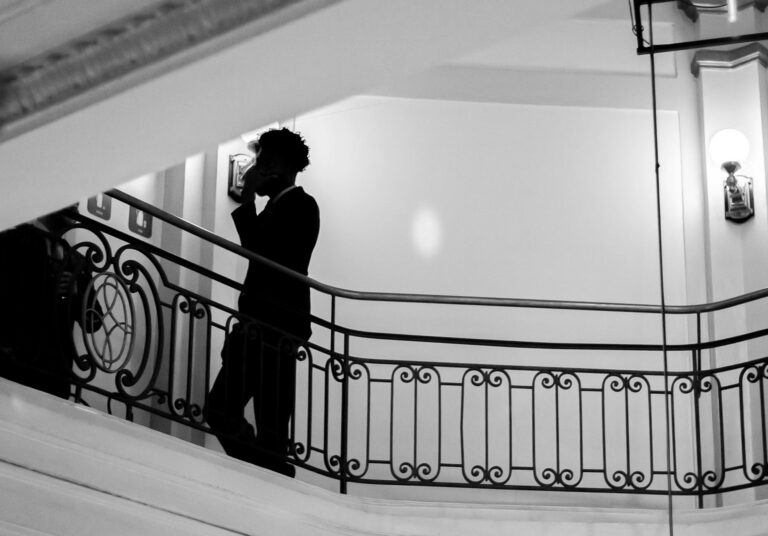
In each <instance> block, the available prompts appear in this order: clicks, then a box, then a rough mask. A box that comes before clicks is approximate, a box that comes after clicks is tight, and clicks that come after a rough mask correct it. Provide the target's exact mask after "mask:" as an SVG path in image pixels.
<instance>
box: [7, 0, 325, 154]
mask: <svg viewBox="0 0 768 536" xmlns="http://www.w3.org/2000/svg"><path fill="white" fill-rule="evenodd" d="M338 1H339V0H226V1H222V0H166V1H163V2H160V3H158V4H157V5H153V6H152V7H150V8H147V9H144V10H142V11H138V12H136V13H134V14H132V15H130V16H128V17H125V18H123V19H120V20H118V21H116V22H114V23H111V24H109V25H107V26H105V27H102V28H100V29H99V30H96V31H94V32H91V33H88V34H86V35H83V36H80V37H78V38H76V39H74V40H72V41H70V42H69V43H66V44H64V45H63V46H60V47H57V48H55V49H53V50H49V51H48V52H47V53H45V54H43V55H41V56H38V57H36V58H33V59H31V60H28V61H25V62H23V63H21V64H19V65H16V66H14V67H12V68H9V69H6V70H3V71H0V134H2V136H0V139H7V138H9V137H12V136H14V135H18V134H20V133H22V132H23V131H26V130H29V129H30V128H34V127H35V126H39V124H43V123H45V122H48V121H50V120H54V119H56V118H58V117H61V116H62V115H65V114H67V113H71V112H73V111H75V110H76V109H80V108H82V107H85V106H88V105H90V104H93V103H94V102H96V101H98V100H101V99H104V98H106V97H109V96H110V95H113V94H115V93H117V92H119V91H123V90H125V89H128V88H130V87H133V86H135V85H137V84H139V83H141V82H142V81H143V80H146V79H147V78H148V77H152V76H157V75H159V74H162V73H164V72H168V71H169V70H172V69H175V68H178V67H181V66H183V65H185V64H187V63H190V62H192V61H195V60H196V59H200V58H202V57H205V56H207V55H210V54H212V53H214V52H216V51H217V50H221V49H222V48H224V47H226V46H231V45H232V44H234V43H236V42H238V41H239V40H243V39H247V38H249V37H253V36H255V35H258V34H259V33H263V32H265V31H268V30H270V29H273V28H276V27H278V26H281V25H283V24H285V23H286V22H289V21H290V20H294V19H296V18H299V17H301V16H304V15H306V14H307V13H309V12H312V11H316V10H318V9H321V8H323V7H326V6H328V5H330V4H332V3H335V2H338ZM142 72H143V73H144V75H143V76H142V75H141V74H140V73H142ZM148 73H149V74H148Z"/></svg>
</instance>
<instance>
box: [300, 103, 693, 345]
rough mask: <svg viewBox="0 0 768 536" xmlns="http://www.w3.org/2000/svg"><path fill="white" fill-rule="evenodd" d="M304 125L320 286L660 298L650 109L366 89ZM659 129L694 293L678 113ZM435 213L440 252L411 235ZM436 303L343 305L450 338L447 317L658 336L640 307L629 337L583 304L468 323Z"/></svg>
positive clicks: (671, 287) (625, 324)
mask: <svg viewBox="0 0 768 536" xmlns="http://www.w3.org/2000/svg"><path fill="white" fill-rule="evenodd" d="M296 128H297V129H298V130H299V131H300V132H301V133H302V134H303V135H304V136H305V137H306V139H307V141H308V143H309V145H310V147H311V153H310V158H311V160H312V164H311V165H310V167H309V168H308V169H307V171H306V172H305V173H304V174H302V175H300V176H299V180H298V182H299V183H300V184H303V185H305V187H306V189H307V190H308V191H309V192H310V193H312V194H313V195H315V196H316V198H317V200H318V203H319V205H320V210H321V230H320V239H319V241H318V245H317V248H316V253H315V255H314V258H313V261H312V265H311V276H313V277H315V278H316V279H318V280H320V281H322V282H325V283H329V284H332V285H338V286H341V287H345V288H350V289H355V290H367V291H385V292H415V293H435V294H454V295H456V294H458V295H478V296H498V297H515V298H538V299H554V300H586V301H608V302H628V303H658V301H659V282H658V264H657V263H658V261H657V243H656V216H655V193H654V178H653V165H652V162H653V154H652V145H651V140H652V133H651V117H650V114H649V113H648V112H645V111H637V110H622V109H597V108H566V107H556V106H520V105H512V104H493V103H469V102H454V101H438V100H416V99H398V98H373V97H366V98H355V99H352V100H349V101H345V102H344V103H342V104H340V105H337V106H334V107H330V108H327V109H323V110H319V111H316V112H314V113H312V114H308V115H306V116H302V117H299V118H298V119H297V121H296ZM660 129H661V132H662V135H663V136H664V139H665V141H666V143H665V144H664V145H663V146H662V147H661V150H662V155H661V159H662V161H663V163H664V167H663V168H662V188H663V194H664V196H665V197H664V205H663V211H664V228H665V236H664V239H665V256H666V259H665V262H666V266H665V271H666V285H667V299H668V303H685V302H686V295H685V284H684V283H685V279H684V278H685V272H684V268H685V267H684V247H683V240H682V232H683V227H682V197H681V181H680V155H679V149H678V148H679V138H678V124H677V116H676V114H675V113H673V112H663V113H662V114H661V116H660ZM425 210H426V211H430V212H431V213H432V214H433V215H434V218H435V220H436V221H435V225H436V226H437V227H438V228H439V236H440V243H439V245H438V246H437V247H436V248H435V250H434V252H432V253H431V254H420V253H419V250H418V248H417V247H416V246H415V244H414V225H416V220H417V218H418V215H419V214H420V212H423V211H425ZM316 303H317V306H318V307H323V306H324V305H323V303H322V301H320V300H316ZM395 309H396V310H397V311H403V310H407V311H408V313H407V314H392V313H393V310H395ZM427 309H429V314H428V315H424V314H421V313H420V311H421V310H427ZM435 309H436V308H424V307H421V308H420V307H415V306H402V305H392V306H389V305H382V304H374V306H372V307H367V306H365V305H364V304H360V303H357V302H349V301H345V302H343V303H341V304H340V306H339V314H340V320H341V321H342V323H346V324H349V325H352V326H355V327H361V328H369V329H379V330H387V329H390V330H393V331H408V330H410V329H411V328H412V327H413V326H414V325H417V326H418V330H419V331H420V332H427V333H441V334H445V331H446V329H445V328H446V326H447V325H449V326H450V329H451V331H452V334H453V335H458V334H466V335H468V336H474V335H486V336H490V335H494V336H497V337H498V336H499V335H500V332H501V334H504V335H505V336H509V337H512V338H514V337H517V338H530V339H538V338H543V339H546V338H549V340H578V341H582V342H583V341H590V340H591V341H592V342H608V341H613V342H618V341H624V342H626V341H627V335H630V337H631V339H632V340H635V341H637V342H656V341H658V335H659V331H658V323H657V321H656V320H654V319H653V318H651V317H643V316H637V315H615V314H614V315H611V318H612V319H613V320H612V321H611V322H616V324H612V325H617V326H621V328H620V329H619V330H618V332H617V331H613V330H606V329H605V327H606V326H605V322H606V318H605V315H601V314H597V313H583V314H580V315H578V316H579V317H581V318H584V321H583V322H580V321H574V315H572V314H566V315H560V314H557V313H552V312H546V311H544V312H541V311H539V312H531V311H525V312H524V313H519V312H514V311H513V312H502V311H500V310H498V309H497V310H490V311H489V310H485V311H480V310H478V311H473V313H472V314H473V318H472V321H471V322H470V325H469V326H462V325H461V324H466V322H463V321H462V318H461V317H460V316H456V314H457V311H458V308H455V307H454V308H450V307H447V306H446V307H442V308H440V311H435ZM459 314H466V309H465V310H464V311H463V312H462V313H459ZM474 315H477V316H474ZM545 318H547V319H549V320H548V321H547V322H543V319H545ZM415 319H418V322H416V323H415V322H414V321H415ZM638 321H639V325H640V326H641V328H639V329H638ZM596 339H599V340H596Z"/></svg>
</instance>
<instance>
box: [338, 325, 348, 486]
mask: <svg viewBox="0 0 768 536" xmlns="http://www.w3.org/2000/svg"><path fill="white" fill-rule="evenodd" d="M348 357H349V334H344V358H343V361H342V365H343V367H344V368H343V371H344V372H343V374H344V377H343V380H342V384H341V475H340V476H341V479H340V488H341V489H340V491H341V493H343V494H346V493H347V433H348V432H349V430H348V428H347V420H348V417H349V360H348V359H347V358H348Z"/></svg>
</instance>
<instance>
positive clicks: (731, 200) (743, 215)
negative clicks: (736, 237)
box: [723, 173, 755, 223]
mask: <svg viewBox="0 0 768 536" xmlns="http://www.w3.org/2000/svg"><path fill="white" fill-rule="evenodd" d="M723 203H724V205H725V219H726V220H731V221H732V222H735V223H744V222H745V221H747V220H748V219H750V218H751V217H752V216H754V215H755V209H754V207H755V198H754V193H753V190H752V177H747V176H744V175H733V173H729V175H728V178H727V179H725V182H724V183H723Z"/></svg>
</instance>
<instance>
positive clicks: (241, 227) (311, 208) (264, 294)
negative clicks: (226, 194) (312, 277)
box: [232, 187, 320, 340]
mask: <svg viewBox="0 0 768 536" xmlns="http://www.w3.org/2000/svg"><path fill="white" fill-rule="evenodd" d="M232 219H233V220H234V222H235V227H236V228H237V233H238V234H239V235H240V243H241V244H242V245H243V247H245V248H247V249H249V250H251V251H252V252H254V253H256V254H258V255H261V256H263V257H266V258H267V259H270V260H272V261H275V262H276V263H278V264H281V265H283V266H285V267H286V268H290V269H291V270H294V271H296V272H298V273H300V274H303V275H307V270H308V268H309V260H310V258H311V257H312V250H313V249H314V248H315V243H316V242H317V236H318V233H319V231H320V211H319V209H318V207H317V203H316V202H315V199H314V198H313V197H312V196H311V195H309V194H307V193H306V192H305V191H304V190H303V189H302V188H300V187H296V188H294V189H292V190H290V191H288V192H286V193H285V194H284V195H282V196H281V197H280V198H279V199H278V200H277V201H276V202H274V203H273V202H270V203H268V204H267V206H266V207H265V208H264V210H262V211H261V213H259V214H258V215H257V214H256V207H255V206H254V204H253V203H245V204H243V205H242V206H240V207H239V208H237V209H235V210H234V211H233V212H232ZM244 287H245V290H244V291H243V293H242V294H241V296H240V301H239V305H238V308H239V310H240V312H241V313H243V314H245V315H248V316H251V317H253V318H255V319H257V320H259V321H261V322H265V323H266V324H269V325H271V326H273V327H276V328H278V329H280V330H283V331H286V332H288V333H290V334H292V335H295V336H297V337H299V338H302V339H304V340H306V339H309V336H310V335H311V333H312V330H311V327H310V326H311V323H310V317H309V314H310V304H309V287H308V286H307V284H306V283H302V282H300V281H297V280H295V279H293V278H291V277H289V276H286V275H283V274H280V273H278V272H277V271H275V270H273V269H270V268H268V267H266V266H263V265H261V264H260V263H258V262H255V261H251V262H250V263H249V265H248V274H247V275H246V277H245V282H244Z"/></svg>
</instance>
